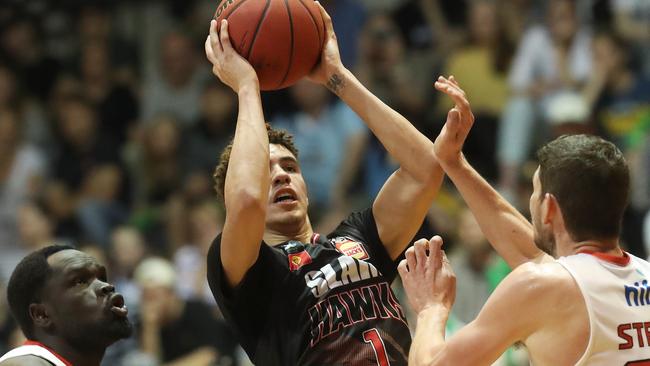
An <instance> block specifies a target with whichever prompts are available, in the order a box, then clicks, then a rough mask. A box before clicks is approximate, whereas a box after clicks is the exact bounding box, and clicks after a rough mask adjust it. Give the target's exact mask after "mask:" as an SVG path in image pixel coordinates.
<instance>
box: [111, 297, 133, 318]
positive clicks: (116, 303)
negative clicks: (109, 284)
mask: <svg viewBox="0 0 650 366" xmlns="http://www.w3.org/2000/svg"><path fill="white" fill-rule="evenodd" d="M109 304H110V307H111V312H112V313H113V314H115V315H117V316H119V317H123V318H125V317H126V316H127V315H128V313H129V309H127V308H126V304H125V302H124V297H123V296H122V295H120V294H114V295H113V296H112V297H111V298H110V300H109Z"/></svg>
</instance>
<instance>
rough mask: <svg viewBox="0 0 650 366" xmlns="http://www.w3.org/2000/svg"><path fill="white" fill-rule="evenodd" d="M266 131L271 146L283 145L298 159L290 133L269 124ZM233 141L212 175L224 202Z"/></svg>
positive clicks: (216, 189)
mask: <svg viewBox="0 0 650 366" xmlns="http://www.w3.org/2000/svg"><path fill="white" fill-rule="evenodd" d="M266 131H267V132H268V136H269V144H276V145H282V146H284V147H286V148H287V150H289V151H290V152H291V153H292V154H293V156H295V157H296V159H298V149H296V146H295V145H294V144H293V136H292V135H291V134H290V133H289V132H287V131H284V130H275V129H273V127H271V125H269V124H268V123H267V124H266ZM233 140H234V138H233ZM233 140H231V141H230V143H229V144H228V146H226V148H225V149H223V152H222V153H221V156H220V157H219V163H218V164H217V167H216V168H215V169H214V174H213V175H212V177H213V178H214V190H215V191H216V192H217V196H219V198H220V199H221V201H222V202H223V200H224V185H225V183H226V173H227V172H228V162H229V161H230V152H231V151H232V143H233Z"/></svg>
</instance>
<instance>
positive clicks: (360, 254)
mask: <svg viewBox="0 0 650 366" xmlns="http://www.w3.org/2000/svg"><path fill="white" fill-rule="evenodd" d="M334 246H336V249H337V250H338V251H339V252H341V253H343V254H345V255H347V256H349V257H352V258H356V259H368V258H370V256H369V255H368V252H366V248H364V247H363V244H361V243H359V242H358V241H354V240H352V239H350V238H348V237H340V238H336V239H334Z"/></svg>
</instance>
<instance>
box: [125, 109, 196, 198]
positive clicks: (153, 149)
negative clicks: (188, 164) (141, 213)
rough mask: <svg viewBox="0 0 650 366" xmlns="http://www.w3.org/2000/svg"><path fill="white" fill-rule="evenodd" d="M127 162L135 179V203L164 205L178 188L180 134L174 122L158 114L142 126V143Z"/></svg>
mask: <svg viewBox="0 0 650 366" xmlns="http://www.w3.org/2000/svg"><path fill="white" fill-rule="evenodd" d="M132 147H133V148H134V150H135V151H133V155H132V156H131V160H130V161H129V165H130V166H129V168H130V170H131V173H132V174H133V176H134V178H135V179H134V183H135V187H134V193H135V197H134V198H135V202H136V205H137V206H140V207H156V206H159V205H162V204H164V203H165V202H166V201H167V200H168V199H169V197H170V195H171V194H173V193H174V192H175V191H176V189H177V188H178V187H179V186H181V183H182V181H183V177H184V167H183V166H182V164H181V163H182V162H181V131H180V126H179V125H178V122H177V121H176V119H174V118H173V117H171V116H166V115H160V116H157V117H156V118H154V119H153V120H152V121H150V122H148V123H147V124H146V125H145V126H144V131H143V134H142V141H141V144H134V145H133V146H132Z"/></svg>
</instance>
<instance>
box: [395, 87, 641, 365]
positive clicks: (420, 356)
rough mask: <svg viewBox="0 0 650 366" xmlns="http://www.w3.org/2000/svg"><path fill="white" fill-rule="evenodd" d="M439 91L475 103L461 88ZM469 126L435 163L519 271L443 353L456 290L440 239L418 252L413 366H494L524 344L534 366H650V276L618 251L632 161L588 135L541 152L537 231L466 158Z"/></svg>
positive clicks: (405, 265)
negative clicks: (463, 149) (512, 348)
mask: <svg viewBox="0 0 650 366" xmlns="http://www.w3.org/2000/svg"><path fill="white" fill-rule="evenodd" d="M437 86H438V88H439V89H441V90H444V91H445V92H447V93H448V94H450V95H451V96H452V97H453V98H454V99H455V100H457V101H462V100H464V98H465V97H464V93H463V91H462V90H461V89H460V87H459V86H458V84H457V83H455V82H454V80H452V83H451V84H446V85H444V86H443V85H437ZM471 125H472V118H471V113H470V114H461V118H460V120H459V123H456V124H447V126H446V127H445V128H446V130H445V131H443V132H442V133H441V134H440V136H438V138H437V139H436V141H435V144H434V145H435V152H436V156H437V158H438V160H439V161H440V163H441V165H442V166H443V168H444V169H445V171H446V173H447V174H448V175H449V177H450V178H451V179H452V180H453V182H454V183H455V185H456V187H457V188H458V190H459V191H460V192H461V194H462V195H463V197H464V199H465V200H466V201H467V204H468V205H469V207H470V209H471V210H472V212H473V213H474V215H475V216H476V218H477V220H478V221H479V224H480V225H481V228H482V230H483V232H484V233H485V235H486V237H487V238H488V240H489V241H490V242H491V243H492V245H493V246H494V247H495V248H496V249H497V251H498V252H499V253H500V254H501V256H503V258H505V259H506V261H507V262H508V263H509V264H510V265H511V267H513V268H514V270H513V272H512V273H511V274H510V275H508V276H507V277H506V278H505V279H504V280H503V282H501V284H500V285H499V286H498V287H497V288H496V290H495V291H494V293H493V294H492V296H491V297H490V299H489V300H488V301H487V303H486V304H485V305H484V307H483V309H482V310H481V312H480V313H479V315H478V316H477V318H476V319H475V320H474V321H473V322H471V323H470V324H468V325H467V326H466V327H464V328H463V329H461V330H460V331H459V332H458V333H456V334H455V335H454V336H453V337H451V338H450V339H449V340H447V341H445V339H444V334H443V332H444V327H445V322H446V320H447V316H448V314H449V310H450V309H451V306H452V304H453V301H454V295H455V279H454V276H453V272H452V270H451V267H450V266H449V263H448V262H447V261H446V260H445V257H444V252H441V250H440V246H441V245H442V239H440V238H439V237H434V238H433V239H432V240H431V241H430V242H429V243H428V244H427V242H426V240H422V241H418V242H417V243H416V244H415V246H414V249H409V250H408V251H407V252H406V259H405V260H404V261H402V262H401V263H400V265H399V272H400V275H401V277H402V280H403V281H404V286H405V288H406V292H407V295H408V298H409V301H410V303H411V304H412V305H413V308H414V310H415V311H416V312H417V313H418V324H417V330H416V333H415V337H414V340H413V345H412V347H411V353H410V355H409V358H410V364H412V365H490V364H492V362H493V361H494V360H496V359H497V358H498V357H499V355H501V354H502V353H503V351H504V350H505V349H506V348H508V347H509V346H511V345H512V344H514V343H516V342H522V343H523V344H525V345H526V347H527V348H528V351H529V354H530V359H531V361H532V364H534V365H603V366H604V365H650V287H649V286H648V278H649V277H650V264H649V263H648V262H646V261H644V260H641V259H639V258H637V257H635V256H633V255H631V254H628V253H626V252H624V251H623V250H622V249H621V248H620V246H619V234H620V230H621V222H622V217H623V211H624V210H625V206H626V204H627V198H628V190H629V171H628V167H627V164H626V162H625V159H624V157H623V154H622V153H621V152H620V151H619V150H618V149H617V148H616V147H615V146H614V145H613V144H612V143H610V142H607V141H604V140H602V139H601V138H598V137H594V136H587V135H574V136H562V137H559V138H558V139H556V140H554V141H552V142H550V143H548V144H547V145H546V146H544V147H542V148H541V149H540V150H539V151H538V153H537V156H538V158H539V164H540V165H539V168H538V169H537V171H536V172H535V175H534V177H533V188H534V191H533V194H532V196H531V197H530V212H531V216H532V224H531V223H529V222H528V221H527V220H526V219H525V218H524V217H523V216H522V215H521V214H519V213H518V212H517V210H516V209H515V208H514V207H512V206H511V205H510V204H508V203H507V202H506V201H505V200H504V199H503V198H502V197H501V196H499V194H498V193H497V192H496V191H495V190H493V189H492V188H491V187H490V186H489V184H488V183H487V182H486V181H485V180H483V179H482V178H481V177H480V176H479V175H478V173H477V172H476V171H474V170H473V169H472V167H471V166H470V165H469V164H468V163H467V161H465V159H464V158H463V156H462V154H461V146H462V140H464V138H465V137H466V136H467V133H468V132H469V129H470V127H471ZM427 248H428V250H429V253H430V254H429V255H427V253H426V249H427Z"/></svg>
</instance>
